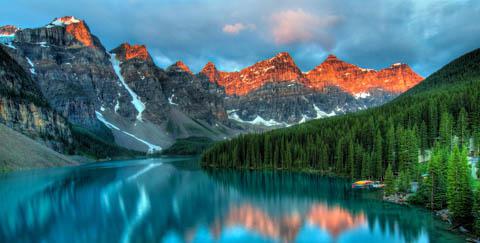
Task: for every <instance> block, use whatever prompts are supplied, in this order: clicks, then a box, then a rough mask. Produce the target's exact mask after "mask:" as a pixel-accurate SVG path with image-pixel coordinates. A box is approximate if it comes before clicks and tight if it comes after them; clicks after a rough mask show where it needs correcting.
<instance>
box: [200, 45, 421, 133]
mask: <svg viewBox="0 0 480 243" xmlns="http://www.w3.org/2000/svg"><path fill="white" fill-rule="evenodd" d="M200 73H202V74H204V75H205V76H206V77H208V79H209V80H210V81H211V82H212V83H216V84H219V85H220V86H223V87H225V91H226V94H227V98H226V107H227V109H228V113H229V117H230V118H231V119H233V120H236V121H238V122H241V123H249V124H258V125H265V126H288V125H293V124H296V123H299V122H304V121H306V120H309V119H314V118H321V117H326V116H331V115H336V114H343V113H346V112H354V111H358V110H362V109H366V108H368V107H372V106H378V105H381V104H383V103H385V102H387V101H389V100H391V99H393V98H394V97H396V96H397V95H398V94H400V93H402V92H404V91H406V90H408V89H409V88H411V87H413V86H414V85H415V84H417V83H419V82H420V81H422V79H423V78H422V77H420V76H419V75H418V74H416V73H415V72H413V70H412V69H410V67H408V65H406V64H394V65H392V66H391V67H389V68H386V69H382V70H380V71H375V70H371V69H363V68H360V67H357V66H355V65H352V64H349V63H346V62H344V61H341V60H339V59H338V58H337V57H335V56H333V55H330V56H328V58H327V59H326V60H325V61H324V62H323V63H322V64H320V65H319V66H317V67H316V68H315V69H313V70H311V71H309V72H307V73H302V72H301V71H300V69H299V68H298V67H297V66H296V64H295V62H294V61H293V59H292V58H291V57H290V55H289V54H288V53H279V54H278V55H276V56H275V57H273V58H270V59H268V60H264V61H261V62H258V63H256V64H254V65H252V66H250V67H247V68H245V69H243V70H241V71H239V72H230V73H229V72H222V71H219V70H217V68H216V67H215V65H214V64H213V63H211V62H209V63H207V65H206V66H205V67H204V68H203V69H202V71H201V72H200Z"/></svg>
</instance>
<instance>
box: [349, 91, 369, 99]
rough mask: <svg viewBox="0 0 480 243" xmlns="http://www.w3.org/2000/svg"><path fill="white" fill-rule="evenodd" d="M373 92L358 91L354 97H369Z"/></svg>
mask: <svg viewBox="0 0 480 243" xmlns="http://www.w3.org/2000/svg"><path fill="white" fill-rule="evenodd" d="M370 96H371V94H370V93H368V92H361V93H356V94H355V95H354V96H353V97H355V99H357V100H358V99H365V98H367V97H370Z"/></svg>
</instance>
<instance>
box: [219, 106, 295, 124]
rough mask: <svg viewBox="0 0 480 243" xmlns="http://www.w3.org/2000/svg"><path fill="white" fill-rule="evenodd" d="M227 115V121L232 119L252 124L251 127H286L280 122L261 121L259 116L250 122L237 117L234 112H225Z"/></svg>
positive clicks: (271, 120)
mask: <svg viewBox="0 0 480 243" xmlns="http://www.w3.org/2000/svg"><path fill="white" fill-rule="evenodd" d="M227 113H228V118H229V119H232V120H234V121H237V122H241V123H248V124H252V125H263V126H267V127H272V126H288V124H286V123H280V122H277V121H275V120H273V119H270V120H268V121H266V120H265V119H263V118H262V117H261V116H258V115H257V117H255V119H253V120H252V121H244V120H242V119H241V118H240V117H239V116H238V114H237V113H236V111H235V110H230V111H227Z"/></svg>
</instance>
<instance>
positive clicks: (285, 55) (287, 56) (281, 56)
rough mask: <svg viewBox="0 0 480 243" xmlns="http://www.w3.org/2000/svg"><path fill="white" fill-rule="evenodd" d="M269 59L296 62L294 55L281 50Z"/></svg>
mask: <svg viewBox="0 0 480 243" xmlns="http://www.w3.org/2000/svg"><path fill="white" fill-rule="evenodd" d="M268 61H280V62H291V63H294V61H293V58H292V56H290V53H288V52H279V53H277V55H275V56H274V57H272V58H270V59H268Z"/></svg>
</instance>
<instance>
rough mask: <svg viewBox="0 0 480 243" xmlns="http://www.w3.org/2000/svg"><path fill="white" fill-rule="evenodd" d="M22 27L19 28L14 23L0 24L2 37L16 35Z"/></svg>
mask: <svg viewBox="0 0 480 243" xmlns="http://www.w3.org/2000/svg"><path fill="white" fill-rule="evenodd" d="M19 30H20V29H19V28H17V26H14V25H4V26H0V37H5V36H14V35H15V33H17V31H19Z"/></svg>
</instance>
